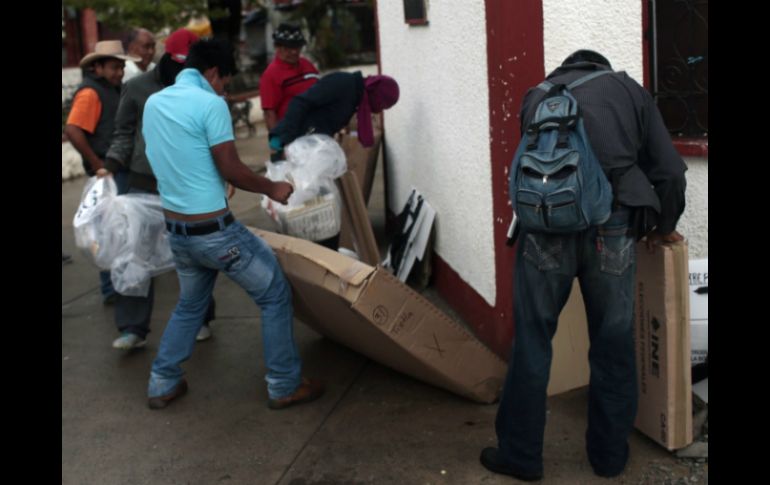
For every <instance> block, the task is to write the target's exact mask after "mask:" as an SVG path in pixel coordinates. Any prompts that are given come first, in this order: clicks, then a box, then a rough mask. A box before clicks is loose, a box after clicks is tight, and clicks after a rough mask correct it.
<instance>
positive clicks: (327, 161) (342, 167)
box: [262, 135, 347, 241]
mask: <svg viewBox="0 0 770 485" xmlns="http://www.w3.org/2000/svg"><path fill="white" fill-rule="evenodd" d="M285 153H286V158H287V159H286V161H282V162H275V163H274V162H267V163H266V165H267V174H266V176H267V178H269V179H270V180H273V181H286V182H290V183H291V184H292V185H294V192H293V193H292V195H291V197H289V200H288V201H287V203H286V205H283V204H279V203H277V202H275V201H272V200H270V199H269V198H267V197H264V198H263V199H262V205H263V207H264V208H265V210H266V211H267V213H268V214H269V215H270V216H271V217H272V218H273V220H275V221H276V222H277V223H278V225H279V226H280V228H281V232H283V233H284V234H288V235H290V236H294V237H299V238H302V239H308V240H310V241H320V240H323V239H328V238H330V237H332V236H334V235H336V234H338V233H339V231H340V224H341V221H342V212H341V202H340V201H341V199H340V195H339V191H338V190H337V186H336V185H335V183H334V179H336V178H338V177H340V176H341V175H342V174H344V173H345V171H347V161H346V160H345V153H344V152H343V151H342V148H341V147H340V146H339V144H338V143H337V142H336V141H335V140H334V139H333V138H331V137H329V136H326V135H308V136H303V137H300V138H297V139H296V140H295V141H294V142H293V143H291V144H290V145H289V146H288V147H286V152H285Z"/></svg>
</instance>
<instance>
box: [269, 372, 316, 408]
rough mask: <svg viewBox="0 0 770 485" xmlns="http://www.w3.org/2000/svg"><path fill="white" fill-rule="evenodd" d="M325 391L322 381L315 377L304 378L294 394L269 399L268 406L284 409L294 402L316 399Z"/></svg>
mask: <svg viewBox="0 0 770 485" xmlns="http://www.w3.org/2000/svg"><path fill="white" fill-rule="evenodd" d="M323 393H324V386H323V384H321V383H320V382H318V381H316V380H314V379H308V378H306V377H303V378H302V383H301V384H300V385H299V387H298V388H297V390H296V391H294V394H292V395H290V396H286V397H283V398H281V399H268V400H267V407H269V408H270V409H284V408H287V407H289V406H293V405H294V404H302V403H305V402H310V401H315V400H316V399H318V398H319V397H321V396H322V395H323Z"/></svg>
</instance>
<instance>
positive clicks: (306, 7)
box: [291, 0, 374, 69]
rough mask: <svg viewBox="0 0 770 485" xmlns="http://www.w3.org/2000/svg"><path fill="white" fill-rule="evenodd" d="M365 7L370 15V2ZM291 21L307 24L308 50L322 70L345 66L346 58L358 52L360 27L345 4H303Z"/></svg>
mask: <svg viewBox="0 0 770 485" xmlns="http://www.w3.org/2000/svg"><path fill="white" fill-rule="evenodd" d="M366 3H367V8H368V9H369V10H370V11H372V12H373V5H372V4H373V2H372V0H368V1H367V2H366ZM372 15H374V14H373V13H372ZM291 18H292V19H293V20H295V21H301V20H302V19H304V20H305V21H306V22H307V26H308V30H309V31H310V41H311V42H310V45H309V46H308V47H309V49H310V52H311V54H312V55H313V57H314V58H315V59H317V60H318V63H319V67H320V68H321V69H328V68H334V67H340V66H345V65H347V64H348V57H349V54H351V53H355V52H358V51H359V50H360V49H361V40H360V39H361V36H360V31H361V26H360V25H359V23H358V21H357V20H356V18H355V16H354V15H353V14H351V13H350V10H349V9H348V7H347V6H346V5H345V2H340V1H337V0H304V1H303V2H302V3H301V4H300V5H299V6H298V7H297V9H296V10H295V11H294V12H293V13H292V15H291Z"/></svg>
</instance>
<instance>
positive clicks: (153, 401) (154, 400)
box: [147, 378, 187, 409]
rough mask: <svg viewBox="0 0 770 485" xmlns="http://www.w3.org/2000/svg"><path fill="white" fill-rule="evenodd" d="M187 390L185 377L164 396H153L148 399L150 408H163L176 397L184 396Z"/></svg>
mask: <svg viewBox="0 0 770 485" xmlns="http://www.w3.org/2000/svg"><path fill="white" fill-rule="evenodd" d="M186 392H187V381H186V380H185V379H184V378H183V379H182V380H181V381H179V384H177V385H176V387H175V388H173V389H171V391H169V393H168V394H166V395H164V396H156V397H151V398H149V399H148V400H147V405H148V406H149V407H150V409H163V408H165V407H166V406H168V404H169V403H170V402H171V401H173V400H174V399H176V398H178V397H181V396H184V395H185V393H186Z"/></svg>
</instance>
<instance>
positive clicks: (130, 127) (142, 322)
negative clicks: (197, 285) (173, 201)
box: [104, 29, 215, 350]
mask: <svg viewBox="0 0 770 485" xmlns="http://www.w3.org/2000/svg"><path fill="white" fill-rule="evenodd" d="M197 40H198V36H196V35H195V34H193V33H192V32H190V31H188V30H186V29H179V30H177V31H175V32H173V33H172V34H171V35H169V36H168V38H167V39H166V52H165V54H163V56H162V57H161V58H160V61H159V62H158V65H157V66H156V67H155V68H153V69H152V70H150V71H148V72H146V73H142V74H140V75H139V76H137V77H135V78H134V79H131V80H130V81H128V82H127V83H126V84H125V85H124V86H123V91H122V92H121V96H120V105H119V107H118V112H117V116H116V119H115V133H114V136H113V139H112V144H111V145H110V149H109V150H108V151H107V155H106V160H105V164H104V165H105V167H106V168H107V170H109V171H110V172H111V173H118V172H120V171H125V170H127V171H128V184H127V187H126V190H125V191H119V192H118V193H119V194H122V193H146V194H156V195H157V194H158V189H157V181H156V179H155V175H154V174H153V172H152V168H151V167H150V164H149V162H148V161H147V155H146V154H145V152H144V150H145V142H144V137H143V136H142V114H143V112H144V104H145V102H146V101H147V98H149V97H150V95H152V94H154V93H156V92H158V91H160V90H161V89H163V88H164V87H166V86H170V85H172V84H174V80H175V79H176V76H177V74H179V72H180V71H181V70H182V69H183V68H184V62H185V60H186V59H187V52H188V51H189V49H190V46H191V45H192V44H193V43H195V42H196V41H197ZM154 295H155V288H154V284H153V283H152V282H151V283H150V290H149V293H148V294H147V296H146V297H142V296H127V295H121V294H118V296H117V299H116V301H115V324H116V326H117V328H118V331H119V332H121V335H120V336H119V337H118V338H117V339H115V341H114V342H113V343H112V346H113V347H114V348H116V349H123V350H130V349H134V348H139V347H143V346H144V345H145V344H146V343H147V341H146V339H145V337H146V336H147V334H148V333H149V332H150V317H151V316H152V307H153V301H154ZM214 307H215V303H214V300H213V299H212V300H211V303H210V304H209V308H208V311H207V313H206V317H205V322H204V324H203V326H202V327H201V329H200V331H199V332H198V336H197V340H199V341H201V340H206V339H208V338H209V337H211V330H210V328H209V322H210V321H211V320H213V319H214V316H215V315H214Z"/></svg>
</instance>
